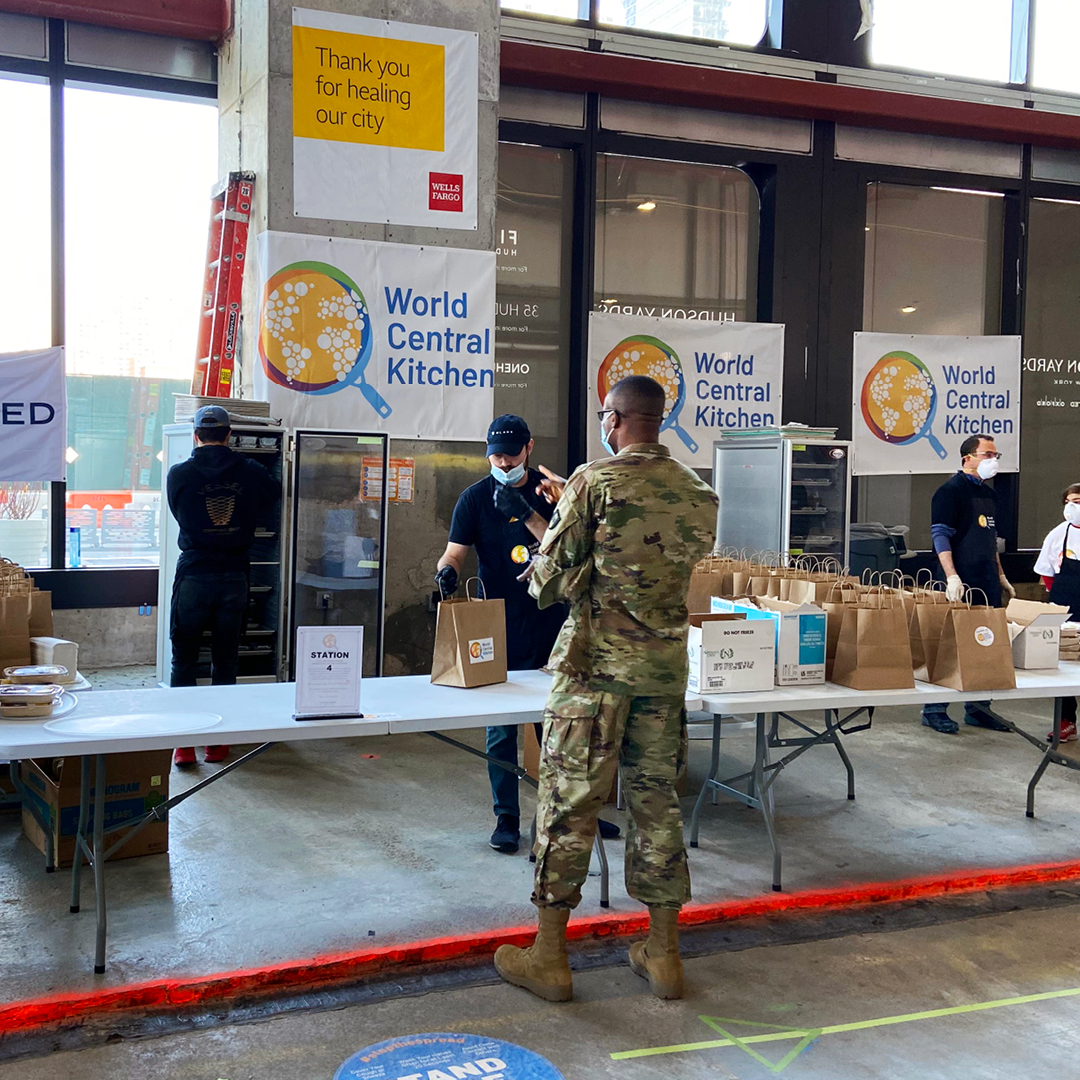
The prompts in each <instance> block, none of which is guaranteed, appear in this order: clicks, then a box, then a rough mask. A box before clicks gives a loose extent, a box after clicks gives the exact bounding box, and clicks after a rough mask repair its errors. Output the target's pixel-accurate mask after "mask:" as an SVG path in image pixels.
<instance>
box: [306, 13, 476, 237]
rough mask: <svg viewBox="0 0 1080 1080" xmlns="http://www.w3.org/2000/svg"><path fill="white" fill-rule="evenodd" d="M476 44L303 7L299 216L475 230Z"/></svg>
mask: <svg viewBox="0 0 1080 1080" xmlns="http://www.w3.org/2000/svg"><path fill="white" fill-rule="evenodd" d="M452 6H453V5H451V7H452ZM478 44H479V38H478V36H477V35H476V34H475V33H472V32H469V31H464V30H448V29H444V28H443V27H437V26H419V25H414V24H412V23H399V22H387V21H386V20H385V19H367V18H363V17H362V16H358V15H342V14H338V13H336V12H331V11H311V10H305V9H303V8H293V31H292V89H293V95H292V97H293V210H294V211H295V213H296V214H297V216H299V217H316V218H331V219H337V220H340V221H374V222H381V223H385V224H394V225H433V226H435V227H436V228H441V229H475V228H476V192H477V179H476V178H477V149H476V147H477V124H478V120H477V117H478V111H479V89H478V88H479V47H478Z"/></svg>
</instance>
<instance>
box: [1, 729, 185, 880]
mask: <svg viewBox="0 0 1080 1080" xmlns="http://www.w3.org/2000/svg"><path fill="white" fill-rule="evenodd" d="M171 766H172V751H170V750H151V751H148V752H145V753H138V754H110V755H109V758H108V765H107V772H106V776H105V825H106V827H108V826H109V825H113V824H115V823H116V822H119V821H127V820H129V819H137V818H140V817H141V816H142V815H143V814H144V813H146V812H147V811H148V810H152V809H153V808H154V807H155V806H160V805H161V804H162V803H163V802H166V801H167V800H168V798H169V769H170V768H171ZM81 776H82V759H81V758H77V757H69V758H42V759H38V760H32V761H24V762H23V777H24V781H25V784H26V787H27V790H28V791H29V793H30V799H31V800H32V801H33V804H34V806H36V807H37V809H38V811H39V812H40V813H41V815H42V817H43V818H44V819H45V820H46V821H48V822H49V824H50V828H51V831H52V836H53V845H54V849H53V850H54V863H53V865H54V866H57V867H63V866H70V865H71V863H72V860H73V859H74V856H75V833H76V830H77V829H78V827H79V787H80V781H81ZM92 794H93V792H91V795H92ZM93 809H94V808H93V804H91V806H90V819H91V820H90V825H91V826H92V825H93ZM22 825H23V833H24V834H25V835H26V837H27V838H28V839H29V840H30V842H31V843H32V844H33V845H34V846H35V847H36V848H37V849H38V850H39V851H41V852H44V851H45V834H44V833H43V832H42V830H41V826H40V825H38V823H37V819H36V818H35V817H34V815H33V814H32V813H31V812H30V811H29V810H28V809H27V807H26V806H24V807H23V811H22ZM123 835H124V831H123V830H118V831H117V832H114V833H109V834H108V837H109V846H111V845H112V844H114V843H116V841H117V840H119V839H120V837H122V836H123ZM168 850H169V823H168V822H167V821H152V822H150V823H149V824H148V825H146V826H145V827H144V828H143V829H142V831H141V832H140V833H139V834H138V836H136V837H135V839H134V840H132V841H131V842H130V843H129V844H126V845H125V846H124V847H122V848H121V849H120V850H119V851H118V852H117V853H116V855H115V856H114V858H117V859H130V858H134V857H135V856H136V855H158V854H160V853H162V852H165V851H168ZM84 861H85V860H84Z"/></svg>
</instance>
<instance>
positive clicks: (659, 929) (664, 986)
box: [630, 906, 683, 999]
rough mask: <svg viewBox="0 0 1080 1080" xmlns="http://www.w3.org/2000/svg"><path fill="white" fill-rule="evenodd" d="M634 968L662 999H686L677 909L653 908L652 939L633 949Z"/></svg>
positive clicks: (632, 962)
mask: <svg viewBox="0 0 1080 1080" xmlns="http://www.w3.org/2000/svg"><path fill="white" fill-rule="evenodd" d="M630 967H631V969H632V970H633V972H634V974H635V975H640V976H641V977H642V978H643V979H648V980H649V986H650V988H651V989H652V992H653V993H654V994H655V995H656V996H657V997H658V998H665V999H671V998H681V997H682V996H683V964H682V959H681V957H680V956H679V912H678V910H677V909H676V908H662V907H652V906H650V907H649V936H648V938H647V940H645V941H635V942H634V944H633V945H631V946H630Z"/></svg>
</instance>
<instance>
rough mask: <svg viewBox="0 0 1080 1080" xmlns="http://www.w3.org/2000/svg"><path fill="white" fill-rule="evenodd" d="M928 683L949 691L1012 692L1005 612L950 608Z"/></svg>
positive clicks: (1013, 671)
mask: <svg viewBox="0 0 1080 1080" xmlns="http://www.w3.org/2000/svg"><path fill="white" fill-rule="evenodd" d="M930 681H931V682H932V683H936V684H937V685H938V686H947V687H949V688H950V689H951V690H964V691H969V690H1013V689H1015V688H1016V671H1015V670H1014V668H1013V656H1012V644H1011V643H1010V641H1009V624H1008V621H1007V619H1006V618H1005V609H1004V608H992V607H983V606H975V607H967V606H966V605H961V606H959V607H954V608H950V610H949V612H948V613H947V615H946V616H945V625H944V626H943V627H942V631H941V641H940V642H939V644H938V650H937V655H936V656H935V657H934V666H933V668H932V669H931V679H930Z"/></svg>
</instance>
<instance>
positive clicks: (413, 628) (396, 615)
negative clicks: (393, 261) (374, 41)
mask: <svg viewBox="0 0 1080 1080" xmlns="http://www.w3.org/2000/svg"><path fill="white" fill-rule="evenodd" d="M235 2H236V19H235V25H236V30H235V33H234V35H233V37H232V38H231V40H230V41H228V42H227V43H226V44H225V45H224V46H223V47H222V49H221V51H220V54H219V67H218V103H219V107H220V111H221V124H220V138H221V141H220V162H221V169H220V171H221V172H222V173H224V172H226V171H229V170H233V169H248V170H251V171H252V172H254V173H255V175H256V186H255V204H254V208H253V215H252V222H251V231H250V244H249V248H248V252H249V256H250V257H251V264H250V269H249V270H248V272H247V273H246V274H245V277H244V333H243V340H242V343H241V364H242V378H241V385H242V386H243V388H244V393H245V395H247V396H250V395H251V393H252V380H253V372H254V364H255V349H254V346H255V337H256V333H257V330H258V316H257V303H258V298H257V295H256V291H257V290H256V284H257V283H256V273H255V261H254V252H255V246H254V242H255V238H256V237H257V236H258V235H259V233H261V232H263V231H264V230H266V229H273V230H276V231H281V232H301V233H312V234H315V235H318V236H342V237H351V238H354V239H363V240H384V241H390V242H394V243H401V244H427V245H435V244H442V245H445V246H447V247H461V248H474V249H480V250H486V251H490V250H493V249H494V247H495V203H496V157H497V151H498V138H499V132H498V98H499V4H498V0H298V3H297V4H296V6H298V7H308V8H317V9H320V10H328V11H336V12H341V13H344V14H348V15H362V16H366V17H368V18H375V19H389V20H392V21H395V22H404V23H414V24H419V25H425V26H441V27H447V28H449V29H454V30H469V31H473V32H475V33H477V34H478V35H479V60H480V70H479V99H480V100H479V105H478V108H479V115H478V139H477V151H478V156H479V161H478V176H477V180H478V184H477V191H478V206H477V228H476V230H475V231H473V230H467V231H466V230H460V229H434V228H419V227H414V226H397V225H379V224H368V223H363V222H354V221H322V220H318V219H314V218H298V217H295V216H294V215H293V155H292V146H293V143H292V8H293V4H292V3H291V2H290V3H286V2H285V0H235ZM484 434H485V432H483V431H479V432H477V439H478V440H483V437H484ZM391 450H392V452H393V453H397V454H399V455H404V456H407V457H414V458H415V460H416V465H417V484H416V495H415V500H414V502H413V503H411V504H401V505H395V506H391V507H390V514H389V521H388V523H387V526H388V536H389V544H388V547H389V554H388V565H387V577H386V636H385V650H384V652H385V670H386V673H387V674H388V675H398V674H414V673H418V672H426V671H429V670H430V662H431V648H432V642H433V638H434V617H433V615H432V614H431V613H430V612H429V611H428V606H427V598H428V596H429V595H430V593H431V590H432V589H433V588H434V585H433V583H432V580H431V576H432V574H433V572H434V569H435V560H436V559H437V558H438V556H439V554H441V552H442V549H443V546H444V545H445V543H446V531H447V527H448V525H449V518H450V513H451V510H452V509H453V505H454V501H455V500H456V498H457V496H458V494H459V493H460V492H461V491H462V490H463V489H464V488H465V487H467V486H468V485H469V484H470V483H472V482H473V481H474V480H475V479H476V478H477V477H478V476H479V475H482V473H483V471H484V470H485V469H486V467H487V462H486V461H485V460H484V458H483V442H482V441H480V445H479V446H472V445H464V444H461V443H418V442H405V443H402V442H400V441H398V442H394V443H393V444H392V447H391Z"/></svg>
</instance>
